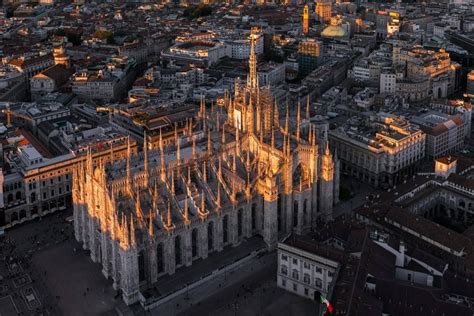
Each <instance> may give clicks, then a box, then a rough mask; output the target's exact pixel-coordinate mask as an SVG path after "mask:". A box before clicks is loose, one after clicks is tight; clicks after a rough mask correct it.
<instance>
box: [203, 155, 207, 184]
mask: <svg viewBox="0 0 474 316" xmlns="http://www.w3.org/2000/svg"><path fill="white" fill-rule="evenodd" d="M202 177H203V180H204V182H207V163H206V161H205V160H204V161H203V162H202Z"/></svg>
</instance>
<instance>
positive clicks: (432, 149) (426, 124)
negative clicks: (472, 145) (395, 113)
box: [412, 111, 465, 159]
mask: <svg viewBox="0 0 474 316" xmlns="http://www.w3.org/2000/svg"><path fill="white" fill-rule="evenodd" d="M412 122H413V123H415V124H417V125H418V126H420V128H421V130H422V131H423V132H424V133H425V134H426V157H427V158H430V159H431V158H438V157H443V156H446V155H448V154H451V153H454V152H456V151H458V150H461V149H462V148H463V147H464V129H465V123H464V121H463V119H462V116H461V114H457V115H454V116H450V115H447V114H444V113H441V112H434V111H433V112H429V113H426V114H423V115H420V116H417V117H415V118H414V119H412Z"/></svg>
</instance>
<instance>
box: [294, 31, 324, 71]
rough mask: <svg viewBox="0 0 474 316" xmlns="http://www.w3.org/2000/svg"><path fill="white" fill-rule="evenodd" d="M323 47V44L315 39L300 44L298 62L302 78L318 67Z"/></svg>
mask: <svg viewBox="0 0 474 316" xmlns="http://www.w3.org/2000/svg"><path fill="white" fill-rule="evenodd" d="M321 46H322V45H321V42H319V41H316V40H314V39H305V40H302V41H301V42H300V43H299V45H298V55H297V60H298V70H299V73H300V76H306V75H308V74H309V73H310V72H312V71H313V70H315V69H316V68H317V67H318V62H319V59H320V56H321V49H322V47H321Z"/></svg>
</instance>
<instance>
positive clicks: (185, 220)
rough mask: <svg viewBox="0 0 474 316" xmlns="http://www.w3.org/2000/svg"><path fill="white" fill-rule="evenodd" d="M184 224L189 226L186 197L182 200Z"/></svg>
mask: <svg viewBox="0 0 474 316" xmlns="http://www.w3.org/2000/svg"><path fill="white" fill-rule="evenodd" d="M184 224H186V225H189V224H190V220H189V210H188V197H187V196H186V199H185V200H184Z"/></svg>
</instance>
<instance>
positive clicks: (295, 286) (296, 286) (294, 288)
mask: <svg viewBox="0 0 474 316" xmlns="http://www.w3.org/2000/svg"><path fill="white" fill-rule="evenodd" d="M293 291H295V292H297V291H298V284H296V283H293Z"/></svg>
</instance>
